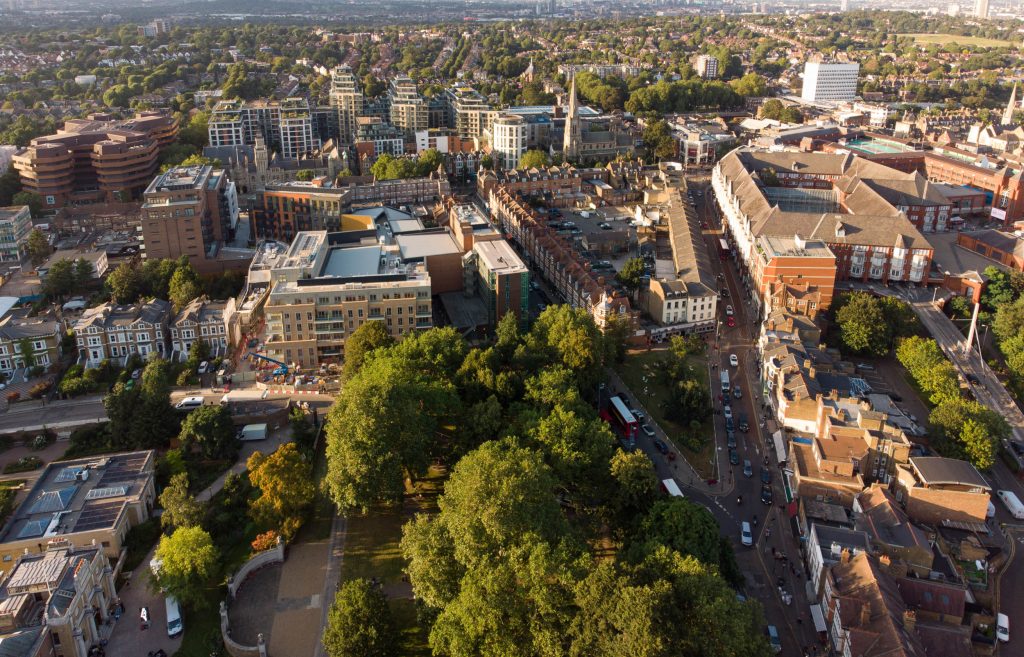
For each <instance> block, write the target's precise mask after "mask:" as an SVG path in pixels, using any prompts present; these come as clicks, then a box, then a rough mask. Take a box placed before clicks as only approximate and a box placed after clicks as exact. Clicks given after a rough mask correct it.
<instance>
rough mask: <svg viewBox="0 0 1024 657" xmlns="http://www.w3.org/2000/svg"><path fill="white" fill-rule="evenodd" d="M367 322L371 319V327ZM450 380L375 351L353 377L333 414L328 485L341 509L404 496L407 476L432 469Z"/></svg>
mask: <svg viewBox="0 0 1024 657" xmlns="http://www.w3.org/2000/svg"><path fill="white" fill-rule="evenodd" d="M364 326H365V325H364ZM456 401H457V400H456V397H455V395H454V388H453V387H452V385H451V384H449V383H447V382H444V381H441V380H439V379H438V378H437V377H435V376H433V375H432V374H431V373H425V372H421V371H418V370H416V369H415V368H414V367H412V366H410V363H408V362H406V361H404V360H402V359H400V358H391V357H387V356H379V357H377V356H375V357H374V358H373V359H371V360H369V361H367V362H366V363H365V364H364V365H363V366H362V368H361V369H360V370H359V371H358V372H357V373H356V375H355V376H354V377H352V378H351V379H349V380H348V381H347V382H346V384H345V386H344V388H343V389H342V392H341V394H340V395H339V396H338V398H337V400H336V401H335V403H334V406H333V407H332V408H331V411H330V414H329V415H328V418H327V477H326V480H327V486H328V490H329V491H330V494H331V497H332V498H333V499H334V501H335V503H336V504H338V506H339V507H341V508H342V509H367V508H368V507H369V506H370V505H371V504H374V503H377V502H397V501H399V500H400V499H401V497H402V494H403V492H404V490H405V479H406V478H409V479H413V480H415V478H416V477H418V476H419V475H420V474H421V473H422V472H425V471H426V469H427V466H428V465H429V463H430V457H431V452H432V450H433V449H434V448H435V441H436V433H437V430H438V428H439V427H440V426H441V420H442V418H443V417H446V416H448V415H449V414H451V413H453V412H454V410H455V403H456Z"/></svg>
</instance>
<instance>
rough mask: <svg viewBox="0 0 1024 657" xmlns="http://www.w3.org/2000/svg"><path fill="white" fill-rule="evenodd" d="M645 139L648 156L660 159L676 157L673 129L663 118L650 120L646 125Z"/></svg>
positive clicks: (644, 130)
mask: <svg viewBox="0 0 1024 657" xmlns="http://www.w3.org/2000/svg"><path fill="white" fill-rule="evenodd" d="M643 140H644V146H645V147H646V148H647V154H648V157H650V158H652V159H658V160H664V159H667V158H671V157H675V154H676V141H675V139H674V138H673V137H672V129H671V128H670V127H669V125H668V123H666V122H665V121H663V120H662V119H656V120H654V121H650V122H648V124H647V125H646V126H644V129H643Z"/></svg>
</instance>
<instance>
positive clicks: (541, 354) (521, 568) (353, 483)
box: [324, 306, 768, 657]
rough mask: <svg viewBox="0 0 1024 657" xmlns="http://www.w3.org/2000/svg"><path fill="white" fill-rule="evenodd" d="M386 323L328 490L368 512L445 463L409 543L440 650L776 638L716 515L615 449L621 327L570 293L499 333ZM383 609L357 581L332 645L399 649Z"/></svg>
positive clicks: (346, 395)
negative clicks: (613, 378)
mask: <svg viewBox="0 0 1024 657" xmlns="http://www.w3.org/2000/svg"><path fill="white" fill-rule="evenodd" d="M374 326H376V325H375V324H373V323H368V324H365V325H364V326H363V327H361V328H360V329H358V330H357V331H356V333H355V334H354V335H353V336H352V339H351V340H352V343H351V344H353V345H354V346H355V347H356V348H355V349H354V350H353V351H352V353H351V356H354V357H355V358H354V360H353V359H351V358H350V357H349V356H350V354H348V353H347V354H346V355H347V359H346V371H345V373H344V377H345V385H344V387H343V389H342V392H341V394H340V395H339V397H338V399H337V401H336V403H335V406H334V407H333V408H332V409H331V412H330V414H329V417H328V422H327V462H328V473H327V481H326V483H327V489H328V491H329V493H330V495H331V497H332V499H333V500H334V501H335V502H336V503H337V504H338V505H339V508H340V509H341V510H342V511H343V512H346V511H350V510H351V511H363V510H366V509H368V508H370V507H371V506H373V505H375V504H378V503H387V504H397V503H398V502H399V501H400V500H401V498H402V496H403V494H404V492H405V491H406V489H407V486H408V485H409V484H410V483H411V482H414V481H415V480H416V479H417V478H418V477H420V476H422V475H423V474H424V473H425V472H426V470H427V467H428V465H429V464H431V463H432V462H436V461H440V462H444V463H448V464H450V466H451V475H450V478H449V479H448V481H447V483H446V484H445V489H444V493H443V495H442V496H441V497H440V499H439V502H438V505H439V509H440V511H439V513H437V514H435V515H419V516H417V517H416V518H415V519H414V520H412V521H411V522H409V523H408V524H407V525H406V527H405V529H404V531H403V539H402V552H403V555H404V556H405V558H406V559H407V560H408V568H407V573H408V575H409V578H410V581H411V583H412V586H413V590H414V592H415V594H416V599H417V600H418V601H419V603H420V605H421V607H422V613H421V618H423V619H425V620H426V622H427V623H428V624H429V626H430V633H429V642H430V645H431V647H432V649H433V650H434V652H435V653H436V654H445V655H450V656H451V657H463V656H465V657H469V656H470V655H473V656H481V655H482V656H484V657H487V656H496V655H505V654H517V655H617V654H626V653H625V652H623V650H624V649H623V648H622V646H629V648H628V649H625V650H626V651H627V652H628V653H629V654H662V653H664V654H680V653H681V654H703V655H709V656H712V657H714V656H717V655H723V656H724V655H731V654H744V655H754V656H757V655H767V654H768V646H767V645H766V643H765V641H764V638H763V636H762V633H761V631H760V630H761V623H762V619H761V613H760V610H759V608H758V606H757V604H756V603H744V602H739V601H737V600H736V596H735V593H734V592H733V591H732V589H730V587H729V582H733V583H736V582H738V581H739V580H740V579H741V575H740V574H739V572H738V569H737V568H736V566H735V559H734V556H733V554H732V550H731V544H730V543H729V541H728V540H725V539H722V538H721V537H720V536H719V532H718V527H717V525H716V523H715V520H714V518H713V516H712V515H711V514H710V512H708V511H707V510H706V509H704V508H703V507H700V506H698V505H694V504H691V503H689V502H688V501H686V500H684V499H680V498H672V499H659V495H658V488H657V485H658V482H657V479H656V477H655V475H654V471H653V467H652V464H651V462H650V460H649V459H648V458H647V457H646V455H644V454H643V453H642V452H632V453H627V452H623V451H621V450H616V448H615V445H616V438H615V436H614V434H612V433H611V431H610V430H609V428H608V426H607V424H605V423H604V422H603V421H601V420H600V419H599V418H598V417H597V414H596V412H595V410H594V408H593V407H592V406H591V404H590V403H588V401H587V398H588V397H589V396H591V395H594V394H596V389H597V384H598V382H599V381H600V380H601V379H602V378H603V377H602V371H603V368H604V367H605V366H606V365H607V364H609V363H610V362H611V360H612V359H613V358H614V357H615V354H616V353H617V351H618V350H617V349H616V348H615V345H614V344H613V342H616V341H619V342H621V336H618V335H616V336H613V337H606V336H604V335H602V333H601V331H599V330H598V328H597V326H596V325H595V324H594V322H593V319H592V318H591V317H590V316H589V315H588V314H587V313H585V312H583V311H580V310H575V309H572V308H569V307H568V306H552V307H550V308H548V309H546V310H545V311H544V312H543V313H542V314H541V316H540V317H539V318H538V320H537V321H536V322H535V323H534V325H533V327H532V329H531V330H530V331H529V332H526V333H522V332H520V330H519V327H518V325H517V323H516V321H515V317H514V316H512V315H508V316H506V317H505V318H504V319H503V320H502V321H501V322H500V323H499V326H498V328H497V330H496V338H495V341H494V343H493V344H492V345H491V346H489V347H486V348H474V349H470V348H468V346H467V345H466V344H465V342H464V340H463V339H462V337H461V336H460V335H459V334H458V333H456V332H455V331H452V330H451V329H432V330H430V331H427V332H423V333H418V334H414V335H412V336H409V337H407V338H405V339H404V340H403V341H402V342H400V343H397V344H394V343H393V342H392V341H391V339H390V338H389V337H388V336H386V333H385V332H384V331H383V330H382V329H380V328H379V327H378V328H372V327H374ZM613 333H614V331H613ZM348 351H349V349H348V345H347V346H346V352H348ZM602 537H604V538H609V537H610V538H612V539H613V541H614V542H615V543H617V544H619V545H621V549H620V550H619V551H618V555H617V557H616V558H615V559H612V560H601V559H598V558H597V556H596V555H595V553H594V550H593V548H592V546H593V545H595V544H596V543H598V542H599V541H601V539H602ZM383 609H384V607H383V605H381V600H380V597H379V592H377V591H376V589H375V587H374V586H373V585H372V584H368V583H365V582H357V583H351V584H348V585H346V587H345V588H344V589H343V590H342V592H341V593H340V594H339V596H338V598H337V600H336V601H335V605H334V607H333V608H332V611H331V615H330V619H331V620H330V622H329V628H328V631H327V633H326V634H325V637H324V642H325V646H327V648H328V652H329V654H332V655H342V654H344V655H369V654H374V655H392V654H396V652H395V651H396V648H394V646H391V645H384V644H386V643H387V642H382V641H380V640H379V639H380V637H383V636H385V635H387V634H388V633H389V632H391V631H393V628H392V626H391V625H390V623H389V621H388V620H387V614H386V613H384V612H383ZM698 618H699V619H701V620H700V622H695V621H694V619H698ZM381 619H382V620H381ZM480 619H487V622H486V623H481V622H480ZM371 639H373V640H372V641H371ZM368 642H369V643H371V644H373V645H374V646H377V651H376V652H371V651H369V650H368V649H365V646H366V645H367V643H368ZM359 646H363V647H364V648H358V647H359Z"/></svg>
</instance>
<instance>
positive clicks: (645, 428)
mask: <svg viewBox="0 0 1024 657" xmlns="http://www.w3.org/2000/svg"><path fill="white" fill-rule="evenodd" d="M640 431H643V432H644V435H645V436H647V437H648V438H654V429H652V428H651V425H649V424H641V425H640Z"/></svg>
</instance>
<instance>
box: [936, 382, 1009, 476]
mask: <svg viewBox="0 0 1024 657" xmlns="http://www.w3.org/2000/svg"><path fill="white" fill-rule="evenodd" d="M928 422H929V424H930V425H931V427H932V430H933V433H934V434H935V443H936V444H937V447H938V449H939V451H940V452H941V453H942V454H943V455H945V456H948V457H950V458H963V459H966V460H968V461H970V462H971V463H972V464H973V465H974V466H975V467H976V468H978V469H979V470H986V469H988V468H990V467H992V464H993V463H994V462H995V456H996V452H997V450H998V446H999V443H1000V441H1002V440H1004V439H1006V438H1008V437H1009V436H1010V425H1009V424H1008V423H1007V422H1006V420H1005V419H1004V418H1003V417H1002V416H1001V415H999V413H997V412H996V411H993V410H992V409H989V408H986V407H985V406H982V405H981V404H979V403H978V402H976V401H973V400H969V399H963V398H956V399H947V400H945V401H943V402H942V403H941V404H939V405H938V406H936V407H935V409H934V410H932V412H931V414H930V415H929V416H928Z"/></svg>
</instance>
